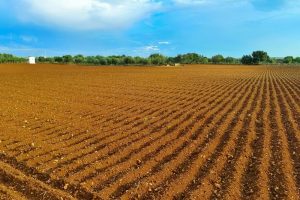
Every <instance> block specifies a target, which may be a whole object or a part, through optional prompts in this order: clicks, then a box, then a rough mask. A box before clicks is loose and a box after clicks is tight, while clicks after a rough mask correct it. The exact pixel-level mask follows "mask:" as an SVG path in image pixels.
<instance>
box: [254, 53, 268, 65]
mask: <svg viewBox="0 0 300 200" xmlns="http://www.w3.org/2000/svg"><path fill="white" fill-rule="evenodd" d="M252 57H253V64H261V63H266V62H268V60H269V59H270V57H269V56H268V53H267V52H265V51H254V52H253V53H252Z"/></svg>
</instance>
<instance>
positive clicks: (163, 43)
mask: <svg viewBox="0 0 300 200" xmlns="http://www.w3.org/2000/svg"><path fill="white" fill-rule="evenodd" d="M158 44H159V45H169V44H170V42H168V41H160V42H158Z"/></svg>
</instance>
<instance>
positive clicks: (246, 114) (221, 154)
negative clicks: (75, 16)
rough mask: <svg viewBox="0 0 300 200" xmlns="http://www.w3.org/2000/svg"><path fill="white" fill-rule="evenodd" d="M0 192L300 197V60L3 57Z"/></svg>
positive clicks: (14, 195) (25, 195)
mask: <svg viewBox="0 0 300 200" xmlns="http://www.w3.org/2000/svg"><path fill="white" fill-rule="evenodd" d="M0 119H1V120H0V199H253V200H254V199H300V198H299V196H300V67H274V66H272V67H266V66H253V67H247V66H205V65H201V66H185V67H179V68H170V67H79V66H63V65H33V66H31V65H0Z"/></svg>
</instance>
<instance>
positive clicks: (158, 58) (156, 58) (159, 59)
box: [148, 54, 167, 65]
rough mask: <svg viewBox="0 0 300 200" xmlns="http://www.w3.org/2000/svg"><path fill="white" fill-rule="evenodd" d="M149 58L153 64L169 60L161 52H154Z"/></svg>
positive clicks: (161, 63)
mask: <svg viewBox="0 0 300 200" xmlns="http://www.w3.org/2000/svg"><path fill="white" fill-rule="evenodd" d="M148 59H149V63H150V64H153V65H164V64H166V62H167V58H166V57H165V56H163V55H161V54H152V55H150V56H149V58H148Z"/></svg>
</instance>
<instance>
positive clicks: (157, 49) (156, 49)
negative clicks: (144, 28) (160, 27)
mask: <svg viewBox="0 0 300 200" xmlns="http://www.w3.org/2000/svg"><path fill="white" fill-rule="evenodd" d="M142 49H144V50H145V51H159V50H160V49H159V47H158V46H157V45H149V46H145V47H143V48H142Z"/></svg>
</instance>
